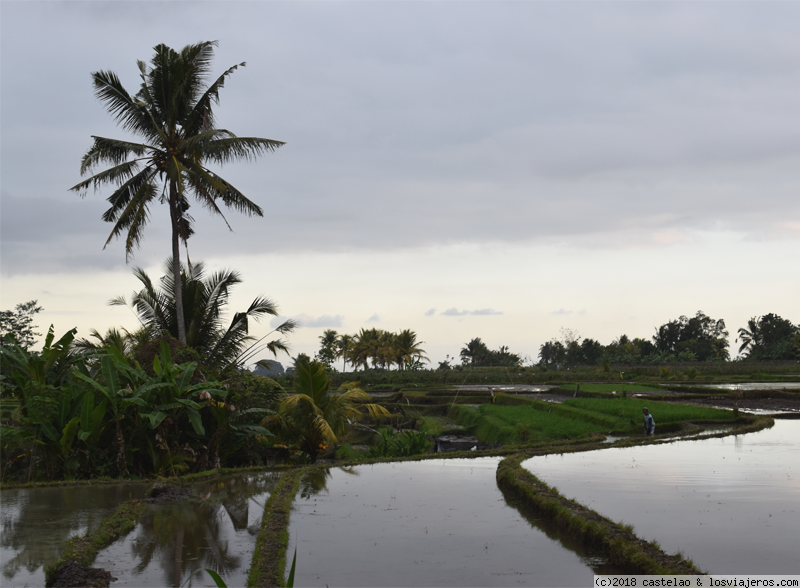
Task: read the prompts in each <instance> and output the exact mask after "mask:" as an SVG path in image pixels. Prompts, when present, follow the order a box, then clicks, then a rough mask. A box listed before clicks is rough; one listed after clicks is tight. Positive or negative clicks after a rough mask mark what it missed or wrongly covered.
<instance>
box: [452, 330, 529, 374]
mask: <svg viewBox="0 0 800 588" xmlns="http://www.w3.org/2000/svg"><path fill="white" fill-rule="evenodd" d="M461 363H462V364H463V365H470V366H473V367H479V366H486V367H491V366H507V367H519V366H520V364H521V363H522V360H521V359H520V357H519V355H517V354H515V353H511V352H509V350H508V347H506V346H504V345H501V346H500V349H498V350H497V351H493V350H491V349H489V348H488V347H487V346H486V343H484V342H483V341H481V339H480V337H476V338H475V339H473V340H472V341H469V342H468V343H467V344H466V345H465V346H464V348H463V349H462V350H461Z"/></svg>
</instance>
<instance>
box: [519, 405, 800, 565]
mask: <svg viewBox="0 0 800 588" xmlns="http://www.w3.org/2000/svg"><path fill="white" fill-rule="evenodd" d="M798 456H800V421H792V420H785V421H781V420H778V421H775V426H774V427H773V428H771V429H767V430H763V431H759V432H757V433H750V434H747V435H737V436H733V437H724V438H721V439H705V440H702V441H678V442H675V443H671V444H665V445H650V446H638V447H629V448H610V449H602V450H598V451H591V452H585V453H573V454H567V455H549V456H542V457H535V458H531V459H529V460H527V461H525V462H523V466H524V467H526V468H527V469H528V470H529V471H531V472H532V473H533V474H535V475H536V476H537V477H539V478H540V479H542V480H543V481H544V482H546V483H548V484H550V485H552V486H555V487H556V488H558V490H559V491H560V492H561V493H562V494H564V495H565V496H567V497H569V498H575V499H576V500H578V501H579V502H581V503H583V504H585V505H587V506H589V507H591V508H593V509H594V510H596V511H598V512H600V513H601V514H603V515H605V516H607V517H609V518H610V519H612V520H614V521H617V522H625V523H628V524H632V525H634V527H635V530H636V533H637V534H638V535H639V536H640V537H642V538H644V539H648V540H652V539H655V540H657V541H658V542H659V543H660V544H661V546H662V548H663V549H664V550H665V551H667V552H668V553H675V552H677V551H682V552H683V553H684V554H685V555H686V556H687V557H690V558H692V559H693V560H694V562H695V563H696V564H698V566H699V567H700V568H702V569H704V570H707V571H710V572H713V573H717V574H796V573H798V570H799V569H800V564H798V553H800V549H799V548H798V538H800V458H799V457H798Z"/></svg>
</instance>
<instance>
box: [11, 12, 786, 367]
mask: <svg viewBox="0 0 800 588" xmlns="http://www.w3.org/2000/svg"><path fill="white" fill-rule="evenodd" d="M798 23H800V3H755V2H753V3H741V2H737V3H724V2H713V3H705V2H704V3H689V2H679V3H671V2H668V3H657V2H641V3H637V2H619V3H615V2H585V3H584V2H242V3H239V2H197V3H194V2H175V3H169V2H153V3H150V2H87V3H83V2H30V1H28V2H12V1H8V0H4V1H3V2H1V3H0V26H1V27H2V29H1V31H0V32H1V33H2V35H1V37H2V40H1V43H2V47H1V48H0V49H1V50H2V54H1V57H2V64H0V65H1V66H2V69H0V75H1V79H0V82H1V84H2V85H1V87H0V92H1V94H0V109H1V111H2V112H1V113H0V125H1V126H0V130H1V131H2V152H1V156H2V161H1V162H0V165H1V166H2V167H1V169H0V172H1V173H2V175H1V176H0V190H1V194H2V208H0V231H1V232H0V245H1V246H2V249H0V277H1V278H2V283H1V284H0V296H1V297H2V301H1V303H0V306H1V307H2V308H4V309H7V308H12V307H13V306H14V305H15V304H17V303H19V302H24V301H27V300H30V299H38V300H39V301H40V304H42V305H43V306H44V308H45V312H44V313H42V315H40V320H39V324H40V326H41V327H42V330H45V329H46V327H47V325H49V324H50V323H54V324H55V328H56V330H57V331H59V332H63V331H65V330H67V329H69V328H71V327H73V326H77V327H78V328H79V329H80V334H81V335H83V336H86V335H87V333H88V329H89V328H90V327H95V328H97V329H98V330H101V331H103V330H105V329H106V328H107V327H109V326H112V325H122V326H126V327H128V328H133V327H135V326H136V320H135V318H134V317H133V315H132V314H131V313H130V311H128V310H126V309H124V308H119V307H117V308H109V307H107V306H106V305H105V302H106V301H107V300H108V299H110V298H112V297H114V296H117V295H119V294H129V293H130V292H131V291H132V290H133V289H134V288H135V287H136V286H137V282H136V281H135V279H134V278H133V276H132V275H131V269H132V267H134V266H142V267H145V268H147V269H148V270H149V271H150V272H151V273H152V275H154V276H157V275H160V273H159V270H160V268H161V265H162V264H163V261H164V259H165V257H166V256H167V255H168V254H169V251H170V241H169V226H168V211H167V209H166V208H165V207H163V206H162V207H156V208H155V209H154V210H153V213H152V221H151V223H150V225H149V226H148V227H147V229H146V231H145V239H144V244H143V247H142V249H141V250H140V251H138V252H137V254H136V256H135V258H134V259H133V261H132V262H131V263H130V264H129V265H126V264H125V253H124V243H121V242H118V241H114V242H112V243H111V244H109V246H108V247H107V248H106V249H105V250H103V244H104V243H105V241H106V238H107V237H108V233H109V232H110V228H111V226H110V225H109V224H107V223H104V222H103V221H102V220H101V219H100V215H101V214H102V212H103V211H104V210H105V208H106V206H105V205H106V204H107V203H106V202H105V200H104V198H105V197H106V196H108V194H109V193H110V192H109V193H98V194H93V193H91V192H90V193H89V194H88V196H87V197H86V198H85V199H83V200H81V199H80V198H79V197H78V196H77V195H76V194H74V193H72V192H69V191H68V189H69V188H70V187H71V186H73V185H74V184H76V183H77V182H78V181H79V180H80V179H81V177H80V174H79V171H80V170H79V163H80V158H81V156H82V155H83V153H84V152H85V151H86V150H87V149H88V148H89V146H90V144H91V135H101V136H107V137H114V138H131V137H130V136H129V135H127V134H126V133H125V132H124V131H123V130H121V129H120V128H119V127H117V126H116V125H115V123H114V121H113V119H112V118H111V116H110V115H109V114H108V113H107V112H106V111H105V110H104V108H103V106H102V104H100V103H99V102H98V101H97V100H96V99H95V98H94V96H93V93H92V87H91V80H90V73H91V72H94V71H98V70H111V71H114V72H116V73H117V74H118V75H119V76H120V78H121V80H122V82H123V84H124V85H125V86H126V87H127V88H128V90H129V91H130V92H131V93H134V92H135V91H136V90H138V85H139V78H138V70H137V68H136V60H137V59H141V60H145V61H147V60H149V59H150V58H151V56H152V53H153V50H152V48H153V47H154V46H155V45H157V44H159V43H165V44H167V45H169V46H171V47H174V48H176V49H179V48H181V47H183V46H184V45H186V44H187V43H194V42H198V41H202V40H218V41H219V47H218V49H217V50H216V54H215V61H214V65H215V72H216V74H217V75H218V74H221V73H222V72H223V71H224V70H225V69H227V68H228V67H230V66H232V65H234V64H236V63H239V62H242V61H246V62H247V67H245V68H243V69H239V70H238V71H236V72H235V73H234V74H233V76H232V77H231V78H230V80H229V82H228V83H227V84H226V86H225V88H224V89H223V90H222V92H221V96H220V97H221V104H220V106H219V107H218V108H217V113H218V119H217V122H218V124H219V126H221V127H223V128H227V129H229V130H230V131H232V132H234V133H236V134H238V135H240V136H258V137H266V138H270V139H278V140H281V141H286V145H285V146H284V147H282V148H281V149H279V150H278V151H276V152H275V153H273V154H269V155H267V156H265V157H263V158H261V159H260V160H258V161H257V162H255V163H252V162H251V163H240V164H235V165H229V166H226V167H225V168H223V169H222V170H220V171H221V173H222V174H223V176H224V177H225V178H226V179H228V180H230V181H231V182H232V183H233V184H234V185H236V186H237V187H238V188H239V189H240V190H241V191H242V192H244V193H245V194H246V195H247V196H248V197H250V198H251V199H252V200H254V201H255V202H257V203H258V204H260V205H261V206H262V207H263V208H264V209H265V211H266V214H265V217H264V218H247V217H244V216H241V215H238V214H237V213H236V212H233V211H232V212H230V214H228V215H227V218H228V220H229V222H230V223H231V226H232V227H233V230H234V232H230V231H228V229H227V227H226V226H225V224H224V222H222V221H221V220H220V219H219V218H212V217H210V216H209V215H208V214H207V213H206V211H205V210H203V209H201V208H200V207H199V206H196V207H194V208H193V209H192V212H193V213H194V217H195V219H196V220H197V221H198V222H197V234H196V236H195V237H193V238H192V240H191V241H190V244H189V253H190V255H191V257H192V259H193V260H198V259H203V260H205V261H206V264H207V265H208V266H209V267H211V268H221V267H233V268H236V269H238V270H240V271H241V272H242V274H243V277H244V280H245V282H244V284H242V285H241V286H240V288H239V289H238V290H237V291H236V295H235V296H234V306H235V307H236V308H244V307H246V306H247V305H248V304H249V301H250V300H252V299H253V298H254V297H255V296H257V295H259V294H265V295H268V296H270V297H272V298H273V299H275V300H276V302H278V304H279V305H280V306H281V309H282V311H283V314H284V315H285V316H293V317H300V318H301V320H302V322H303V323H304V325H305V326H304V327H303V328H301V329H299V330H298V332H297V333H296V334H295V335H293V336H292V337H291V339H290V342H291V344H292V347H293V354H296V353H297V352H299V351H305V352H307V353H312V354H313V352H314V351H315V350H316V349H317V347H318V344H317V337H318V336H319V335H320V334H321V332H322V330H323V329H324V328H335V329H337V330H338V331H339V332H347V333H354V332H356V331H357V330H358V329H360V328H361V327H373V326H374V327H379V328H384V329H389V330H400V329H405V328H410V329H413V330H414V331H416V332H417V333H418V335H419V337H420V338H421V339H422V340H423V341H425V342H426V344H425V345H423V347H425V348H426V349H427V350H428V352H429V356H430V357H431V359H432V360H434V361H440V360H442V359H444V358H445V355H446V354H450V355H451V356H452V355H458V351H459V350H460V349H461V347H463V345H464V343H466V342H467V341H468V340H469V339H471V338H473V337H481V338H482V339H483V340H484V341H485V342H486V343H487V344H488V345H489V346H490V347H492V348H497V347H498V346H500V345H508V346H509V347H510V348H511V350H512V351H515V352H517V353H520V354H522V355H529V356H531V357H532V358H535V356H536V354H537V352H538V348H539V345H541V344H542V343H543V342H545V341H547V340H549V339H550V338H552V337H557V336H558V334H559V328H560V327H567V328H571V329H576V330H577V331H578V332H579V333H580V334H581V336H585V337H593V338H596V339H598V340H600V341H601V342H602V343H604V344H606V343H609V342H610V341H611V340H612V339H613V338H615V337H617V336H619V335H621V334H622V333H626V334H628V335H629V336H630V337H636V336H639V337H651V336H652V335H653V333H654V328H655V327H657V326H658V325H660V324H663V323H664V322H666V321H668V320H671V319H674V318H677V317H678V316H679V315H681V314H686V315H693V314H694V313H695V312H696V311H698V310H702V311H704V312H705V313H706V314H708V315H710V316H712V317H713V318H715V319H718V318H723V319H725V321H726V324H727V326H728V328H729V330H730V331H731V334H732V336H731V343H732V351H734V349H733V348H734V347H735V346H734V345H733V339H734V335H735V331H736V330H737V329H738V328H739V327H743V326H745V321H746V320H747V319H748V318H750V317H752V316H757V315H762V314H766V313H768V312H776V313H778V314H780V315H782V316H784V317H785V318H789V319H791V320H792V321H793V322H795V323H797V322H800V303H798V292H799V291H800V276H799V275H798V268H800V263H799V262H800V166H799V165H798V163H800V116H799V115H800V36H798V35H797V27H798ZM268 330H269V325H268V324H267V323H266V322H265V323H264V324H263V325H260V326H258V327H256V329H255V333H256V334H257V335H262V334H265V333H266V332H267V331H268ZM734 355H735V353H734ZM279 359H280V360H281V361H282V362H283V363H286V358H285V357H282V358H279Z"/></svg>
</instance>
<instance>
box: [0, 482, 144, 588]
mask: <svg viewBox="0 0 800 588" xmlns="http://www.w3.org/2000/svg"><path fill="white" fill-rule="evenodd" d="M146 491H147V485H145V484H110V485H102V484H97V485H92V486H57V487H48V488H19V489H9V490H2V491H0V500H2V506H3V508H2V510H1V511H0V561H2V578H3V582H2V584H3V586H25V585H26V584H27V585H31V586H37V585H39V586H43V585H44V570H43V566H46V565H48V564H50V563H53V562H54V561H56V560H57V559H58V557H59V555H60V554H61V549H62V548H63V546H64V543H65V542H66V541H67V539H69V538H70V537H71V536H73V535H77V534H82V533H85V532H86V531H87V530H91V529H94V528H96V527H97V526H98V525H99V524H100V521H101V520H102V519H103V518H105V517H106V516H108V515H109V514H111V513H112V512H113V511H114V509H116V508H117V507H118V506H119V505H120V504H121V503H123V502H125V501H126V500H129V499H130V498H142V497H144V495H145V493H146Z"/></svg>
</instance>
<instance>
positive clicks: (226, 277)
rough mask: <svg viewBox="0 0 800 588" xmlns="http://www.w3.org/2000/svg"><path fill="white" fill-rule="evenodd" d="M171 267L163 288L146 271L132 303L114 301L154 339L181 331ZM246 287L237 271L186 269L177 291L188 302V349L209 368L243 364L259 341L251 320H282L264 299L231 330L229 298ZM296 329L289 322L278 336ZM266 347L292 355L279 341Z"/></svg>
mask: <svg viewBox="0 0 800 588" xmlns="http://www.w3.org/2000/svg"><path fill="white" fill-rule="evenodd" d="M172 266H173V262H172V259H168V260H167V261H166V263H165V264H164V276H163V277H162V278H161V285H162V287H161V288H157V287H156V286H154V284H153V281H152V280H151V279H150V276H148V275H147V273H146V272H145V271H144V270H143V269H141V268H136V269H134V272H133V273H134V275H135V276H136V277H137V278H138V279H139V281H140V282H141V283H142V286H143V288H142V289H141V290H139V291H138V292H134V293H133V295H132V296H131V300H130V302H128V301H126V300H125V297H124V296H119V297H117V298H115V299H113V300H111V301H109V304H110V305H112V306H118V305H125V306H129V307H130V308H131V309H133V311H134V313H135V314H136V316H137V317H138V318H139V321H140V322H141V324H142V326H143V327H144V328H145V329H146V330H147V331H148V332H149V336H150V338H151V339H155V338H158V337H161V336H164V335H171V336H173V337H174V336H175V333H176V331H177V324H178V314H179V313H178V312H177V308H176V306H177V305H176V304H175V299H174V297H173V292H175V291H176V288H175V285H174V283H173V281H172ZM241 281H242V278H241V276H240V274H239V272H237V271H235V270H222V271H219V272H215V273H214V274H211V275H210V276H206V272H205V265H204V264H203V262H198V263H196V264H194V265H192V266H189V267H188V268H187V267H185V266H183V265H182V266H181V281H180V284H181V287H180V288H179V289H177V291H180V292H181V293H182V295H183V300H184V302H185V304H184V308H183V310H184V313H183V318H184V322H185V324H186V325H187V329H186V344H187V345H188V346H189V347H192V348H193V349H195V350H196V351H197V352H198V353H200V356H201V357H202V358H203V363H204V364H205V365H209V366H212V367H217V368H225V367H228V366H230V365H238V364H241V363H244V361H245V359H244V357H245V355H246V354H247V351H248V350H247V348H248V345H249V344H250V343H252V342H253V341H254V340H255V339H254V338H253V337H252V336H250V335H249V322H250V319H254V320H256V321H258V320H260V319H261V318H263V317H265V316H266V315H272V316H278V307H277V305H276V304H275V303H274V302H273V301H272V300H270V299H269V298H265V297H263V296H259V297H257V298H256V299H255V300H253V302H252V303H251V304H250V307H249V308H248V309H247V310H246V311H244V312H237V313H234V315H233V319H232V320H231V321H230V323H229V324H228V326H227V327H226V326H225V320H224V317H223V314H224V310H225V307H226V306H227V305H228V297H229V295H230V291H231V289H232V288H233V287H234V286H236V284H239V283H241ZM294 328H295V323H294V321H292V320H288V321H286V322H284V323H283V324H282V325H280V326H279V327H278V328H277V329H275V331H277V332H278V333H281V334H287V333H290V332H292V331H293V330H294ZM275 331H273V332H275ZM262 340H263V338H262ZM257 343H258V342H257ZM264 346H265V347H266V348H267V349H269V350H270V351H271V352H272V353H273V355H277V353H278V351H285V352H287V353H288V348H287V346H286V343H285V342H284V341H282V340H280V339H278V340H275V341H270V342H269V343H266V344H264ZM250 348H251V349H252V345H250Z"/></svg>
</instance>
